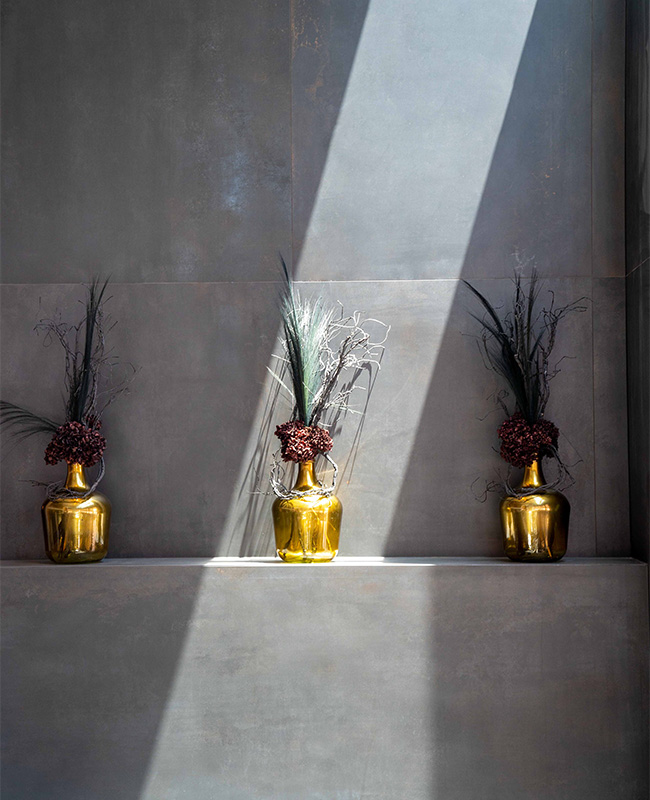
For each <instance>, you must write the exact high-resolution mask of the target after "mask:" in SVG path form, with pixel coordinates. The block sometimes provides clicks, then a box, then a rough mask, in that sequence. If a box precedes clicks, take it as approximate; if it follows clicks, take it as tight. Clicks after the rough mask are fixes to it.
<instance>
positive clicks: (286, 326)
mask: <svg viewBox="0 0 650 800" xmlns="http://www.w3.org/2000/svg"><path fill="white" fill-rule="evenodd" d="M281 262H282V269H283V272H284V289H283V292H282V296H281V301H280V313H281V318H282V346H283V354H282V355H280V356H276V357H275V358H276V359H277V360H278V362H279V364H280V368H279V369H278V370H277V371H273V370H269V371H270V372H271V375H272V376H273V378H274V379H275V380H276V381H277V382H278V383H279V385H280V387H281V388H283V389H284V390H286V391H287V392H288V394H289V396H290V398H291V401H292V404H293V409H292V413H291V419H290V420H289V421H288V422H285V423H284V424H282V425H278V427H277V428H276V431H275V435H276V436H277V437H278V439H279V440H280V456H281V460H282V461H285V462H294V463H305V462H308V461H312V460H314V459H315V458H316V456H318V455H321V456H323V457H324V458H325V459H326V460H327V461H328V462H329V463H330V464H331V465H332V466H333V468H334V474H333V479H332V485H331V486H329V487H324V486H322V485H321V486H320V489H319V491H320V493H322V494H331V493H332V492H333V491H334V488H335V485H336V476H337V473H338V467H337V465H336V463H335V462H334V461H333V459H332V458H331V457H330V455H329V452H330V451H331V449H332V446H333V442H332V437H331V435H330V432H329V431H328V430H327V428H328V423H327V420H326V418H327V414H328V412H330V411H334V412H350V413H355V411H354V409H351V408H350V398H351V395H352V392H353V391H354V389H355V388H361V387H360V386H358V383H357V381H358V378H359V377H360V376H361V375H362V373H363V371H364V370H366V369H369V368H370V367H371V366H376V367H377V368H379V366H380V360H381V356H382V353H383V350H384V344H385V342H386V339H387V337H388V332H389V330H390V327H389V326H388V325H385V324H384V323H383V322H380V321H379V320H376V319H371V318H365V319H364V318H362V315H361V314H360V313H359V312H355V313H353V314H352V315H351V316H345V315H344V313H343V310H342V308H341V309H340V310H339V312H338V313H337V311H336V309H335V308H326V306H325V303H324V301H323V300H322V298H318V299H316V300H309V299H305V298H304V297H302V295H301V294H300V292H299V291H298V289H297V288H296V287H295V285H294V283H293V281H292V279H291V276H290V275H289V270H288V268H287V265H286V263H285V262H284V259H282V258H281ZM369 323H370V324H374V325H377V326H379V328H380V329H381V330H382V336H381V337H380V339H379V340H378V341H373V339H372V338H371V334H370V333H369V332H368V331H367V330H366V328H365V327H364V326H367V325H368V324H369ZM344 374H345V375H346V377H347V380H346V383H345V385H342V384H341V380H342V377H343V375H344ZM283 477H284V469H283V468H282V465H281V462H280V459H279V458H278V454H277V453H276V455H275V457H274V463H273V467H272V470H271V485H272V487H273V490H274V492H275V494H276V495H277V496H278V497H282V498H289V497H295V496H297V495H298V494H299V493H296V492H294V491H293V490H290V489H288V488H287V487H286V486H285V485H284V484H283V482H282V480H283Z"/></svg>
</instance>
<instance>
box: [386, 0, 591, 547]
mask: <svg viewBox="0 0 650 800" xmlns="http://www.w3.org/2000/svg"><path fill="white" fill-rule="evenodd" d="M569 6H573V8H572V9H571V8H569ZM590 35H591V31H590V13H589V10H588V4H585V3H576V4H566V3H564V2H563V0H538V2H537V4H536V6H535V10H534V14H533V17H532V20H531V24H530V28H529V30H528V34H527V37H526V40H525V45H524V48H523V51H522V54H521V59H520V62H519V65H518V68H517V73H516V77H515V79H514V83H513V87H512V93H511V96H510V100H509V102H508V106H507V111H506V114H505V117H504V119H503V125H502V128H501V131H500V133H499V137H498V140H497V142H496V146H495V148H494V154H493V157H492V161H491V164H490V168H489V172H488V175H487V179H486V181H485V185H484V187H483V192H482V196H481V201H480V204H479V206H478V210H477V213H476V217H475V219H474V223H473V227H472V230H471V236H470V238H469V241H468V243H467V249H466V254H465V258H464V260H463V263H462V268H461V270H460V274H459V277H462V278H465V279H467V280H470V281H471V282H472V283H473V284H475V285H476V286H477V287H478V288H479V289H480V291H482V292H483V293H484V294H486V296H488V297H489V298H491V299H492V300H493V301H495V302H496V303H498V302H501V303H507V302H508V301H509V299H510V297H511V290H512V283H511V277H512V272H513V269H514V267H515V266H516V265H517V256H518V254H519V253H520V254H521V257H522V259H523V260H524V261H525V260H526V259H528V258H531V259H533V260H534V261H535V263H536V264H537V266H538V268H539V271H540V273H541V274H542V276H548V277H549V278H551V281H552V285H553V289H554V290H555V291H556V294H557V299H558V302H566V301H568V300H571V299H577V298H578V297H580V296H583V295H588V296H591V282H590V276H591V261H590V245H591V234H590V226H591V217H590V192H591V172H590V127H589V123H590V110H589V109H590V106H589V102H590V99H589V97H590V95H589V87H590V71H589V70H590V63H589V58H590ZM568 53H570V54H571V55H570V56H568V55H567V54H568ZM542 299H543V297H542ZM470 309H471V310H472V311H477V309H476V306H475V305H474V303H473V301H472V298H471V297H470V295H469V292H467V291H466V290H465V288H464V287H463V286H462V284H460V283H457V285H456V290H455V293H454V298H453V301H452V303H451V307H450V311H449V315H448V317H447V320H446V324H445V328H444V335H443V338H442V343H441V345H440V348H439V351H438V356H437V359H436V362H435V366H434V369H433V372H432V374H431V380H430V384H429V389H428V393H427V397H426V402H425V405H424V408H423V411H422V415H421V418H420V421H419V426H418V431H417V435H416V436H415V437H414V445H413V448H412V450H411V455H410V459H409V467H408V469H407V471H406V473H405V475H404V480H403V483H402V488H401V492H400V494H399V499H398V502H397V504H396V507H395V510H394V516H393V523H392V527H391V532H390V536H389V538H388V541H387V544H386V549H385V553H386V555H395V556H396V555H426V554H430V552H427V553H425V552H421V551H420V550H419V549H417V548H421V544H417V545H415V547H414V546H413V544H412V541H413V540H412V532H413V531H421V530H423V529H425V530H431V536H432V540H433V541H434V542H435V537H436V529H437V528H439V527H442V528H446V529H447V530H453V531H457V532H458V534H459V541H458V543H457V544H456V545H455V546H454V544H453V543H451V546H449V547H447V549H446V550H445V551H444V553H441V554H444V555H468V554H469V553H467V552H466V549H465V547H464V542H463V538H464V536H465V534H464V528H465V525H466V524H467V521H468V518H469V517H470V516H471V518H472V522H474V521H475V520H476V519H477V517H478V518H479V519H482V520H483V522H480V523H479V525H480V528H479V530H474V531H472V536H473V538H474V542H475V546H477V547H480V548H481V552H482V553H486V552H487V553H491V554H493V555H501V554H502V545H501V533H500V526H499V522H498V511H497V506H498V497H497V496H496V495H495V494H490V495H489V496H488V499H487V503H486V505H485V506H484V507H483V508H482V509H481V511H480V514H477V513H476V512H473V513H472V514H471V515H469V514H468V512H467V507H468V506H471V505H472V504H476V502H477V501H476V499H475V496H474V495H475V494H478V495H480V494H481V491H482V488H483V487H484V486H485V484H486V482H487V481H489V480H494V479H495V478H497V476H498V472H497V470H498V471H499V472H501V473H504V472H505V469H504V468H505V467H506V465H505V464H504V462H502V461H501V460H500V458H498V456H497V455H496V453H497V451H498V439H497V436H496V428H497V427H498V425H499V424H500V421H501V419H502V417H501V412H500V409H497V408H495V402H494V398H493V397H491V392H493V391H494V390H495V388H496V387H497V384H496V383H495V379H494V376H493V375H491V374H489V373H488V372H485V373H483V381H484V390H483V402H482V403H481V401H480V400H479V397H480V392H481V387H480V381H481V375H480V374H478V373H477V371H476V366H475V364H476V361H478V360H479V359H480V354H479V352H478V350H477V349H476V348H475V347H467V346H466V344H465V345H464V344H463V343H462V342H461V341H460V340H461V339H462V338H463V333H467V334H476V333H477V332H478V324H477V323H475V322H474V321H473V320H471V319H470V318H469V316H468V313H467V312H468V310H470ZM590 316H591V315H590V314H587V315H578V318H577V319H572V320H570V321H569V322H568V323H567V324H566V325H565V326H564V328H563V329H562V330H560V332H559V335H558V343H557V350H556V355H557V354H560V355H564V354H566V355H569V356H571V357H575V360H572V361H569V362H568V363H567V364H566V366H565V368H564V370H563V373H562V374H561V375H559V376H558V377H557V379H556V381H555V382H554V385H553V390H554V393H553V395H552V400H551V404H550V407H549V410H548V416H549V417H550V418H552V419H555V420H556V421H557V423H558V425H559V427H560V429H561V431H562V432H563V435H564V441H563V442H562V447H563V449H564V453H565V458H566V459H567V461H568V463H569V464H571V463H574V464H575V466H574V468H573V470H572V472H573V473H574V476H575V477H576V478H577V481H576V484H575V486H574V487H573V488H572V489H571V490H570V491H569V492H568V494H569V496H570V499H571V501H572V503H573V504H574V506H575V508H576V509H579V510H580V515H581V520H580V521H579V520H578V519H576V520H575V524H574V526H573V527H574V530H573V531H572V534H573V535H572V541H571V551H572V554H574V555H576V554H595V545H594V539H593V536H594V522H595V521H594V518H593V502H592V500H593V480H594V477H593V455H592V451H593V434H592V425H593V406H592V398H591V394H592V393H591V389H590V388H588V389H587V390H586V391H585V389H584V387H585V386H589V384H590V382H591V369H592V352H591V320H590V318H589V317H590ZM468 359H471V360H472V361H474V363H470V361H468ZM477 381H478V382H477ZM453 386H457V387H458V390H457V391H454V390H453V389H452V388H451V387H453ZM450 394H454V395H455V396H456V402H455V403H454V404H453V405H451V404H450ZM580 395H582V396H583V397H584V403H581V405H580V406H577V405H576V404H574V403H568V402H567V399H568V398H569V397H574V396H580ZM477 401H478V403H477ZM494 412H496V413H494ZM483 417H485V419H484V420H483V421H482V422H480V425H481V428H482V430H479V429H478V428H477V422H478V421H480V420H481V418H483ZM480 442H482V443H483V449H482V452H480V453H476V452H474V451H475V450H476V447H477V443H480ZM572 442H573V443H574V444H575V448H574V447H573V446H572ZM474 481H476V484H475V485H473V482H474ZM451 498H453V499H451ZM433 552H434V553H435V552H436V545H435V543H434V544H433Z"/></svg>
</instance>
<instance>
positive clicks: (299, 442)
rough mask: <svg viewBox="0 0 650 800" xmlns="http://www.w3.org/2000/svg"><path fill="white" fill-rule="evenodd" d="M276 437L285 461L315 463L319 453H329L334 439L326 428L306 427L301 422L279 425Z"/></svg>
mask: <svg viewBox="0 0 650 800" xmlns="http://www.w3.org/2000/svg"><path fill="white" fill-rule="evenodd" d="M275 435H276V436H277V437H278V439H279V440H280V446H281V447H280V450H281V453H282V460H283V461H295V462H296V463H304V462H305V461H313V460H314V459H315V458H316V456H317V455H318V454H319V453H327V452H329V451H330V450H331V449H332V445H333V442H332V437H331V436H330V435H329V433H328V431H326V430H325V428H321V427H320V426H318V425H305V424H304V422H300V421H299V420H296V421H295V422H285V423H284V424H283V425H278V427H277V428H276V429H275Z"/></svg>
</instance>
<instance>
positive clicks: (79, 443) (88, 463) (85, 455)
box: [45, 419, 106, 467]
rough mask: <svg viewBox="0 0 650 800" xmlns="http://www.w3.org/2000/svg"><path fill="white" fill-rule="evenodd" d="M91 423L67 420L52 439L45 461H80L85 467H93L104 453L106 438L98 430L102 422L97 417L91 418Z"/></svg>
mask: <svg viewBox="0 0 650 800" xmlns="http://www.w3.org/2000/svg"><path fill="white" fill-rule="evenodd" d="M90 425H91V427H89V426H86V425H82V424H81V422H66V423H65V424H64V425H61V426H60V427H59V428H57V431H56V433H55V434H54V436H53V437H52V441H51V442H50V443H49V444H48V446H47V447H46V449H45V463H46V464H52V465H54V464H58V463H59V461H65V462H67V463H68V464H74V463H79V464H81V465H82V466H84V467H92V466H93V464H96V463H97V462H98V461H99V460H100V458H101V457H102V455H103V454H104V448H105V447H106V439H105V438H104V437H103V436H102V435H101V434H100V433H98V432H97V428H99V427H101V423H100V422H99V420H97V419H92V420H90Z"/></svg>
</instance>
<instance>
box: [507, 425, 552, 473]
mask: <svg viewBox="0 0 650 800" xmlns="http://www.w3.org/2000/svg"><path fill="white" fill-rule="evenodd" d="M498 433H499V438H500V439H501V458H503V459H504V461H507V462H508V463H509V464H512V466H513V467H518V468H519V469H523V468H524V467H527V466H530V465H531V464H532V463H533V461H535V460H536V459H538V458H542V456H548V455H551V452H552V448H556V447H557V440H558V437H559V435H560V432H559V431H558V429H557V428H556V427H555V425H554V424H553V423H552V422H550V421H549V420H547V419H538V420H537V422H535V423H534V424H533V425H529V424H528V422H527V421H526V420H525V419H524V416H523V414H521V413H520V412H519V411H517V412H516V413H514V414H513V415H512V416H511V417H509V418H508V419H507V420H506V421H505V422H504V423H503V424H502V425H501V427H500V428H499V432H498Z"/></svg>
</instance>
